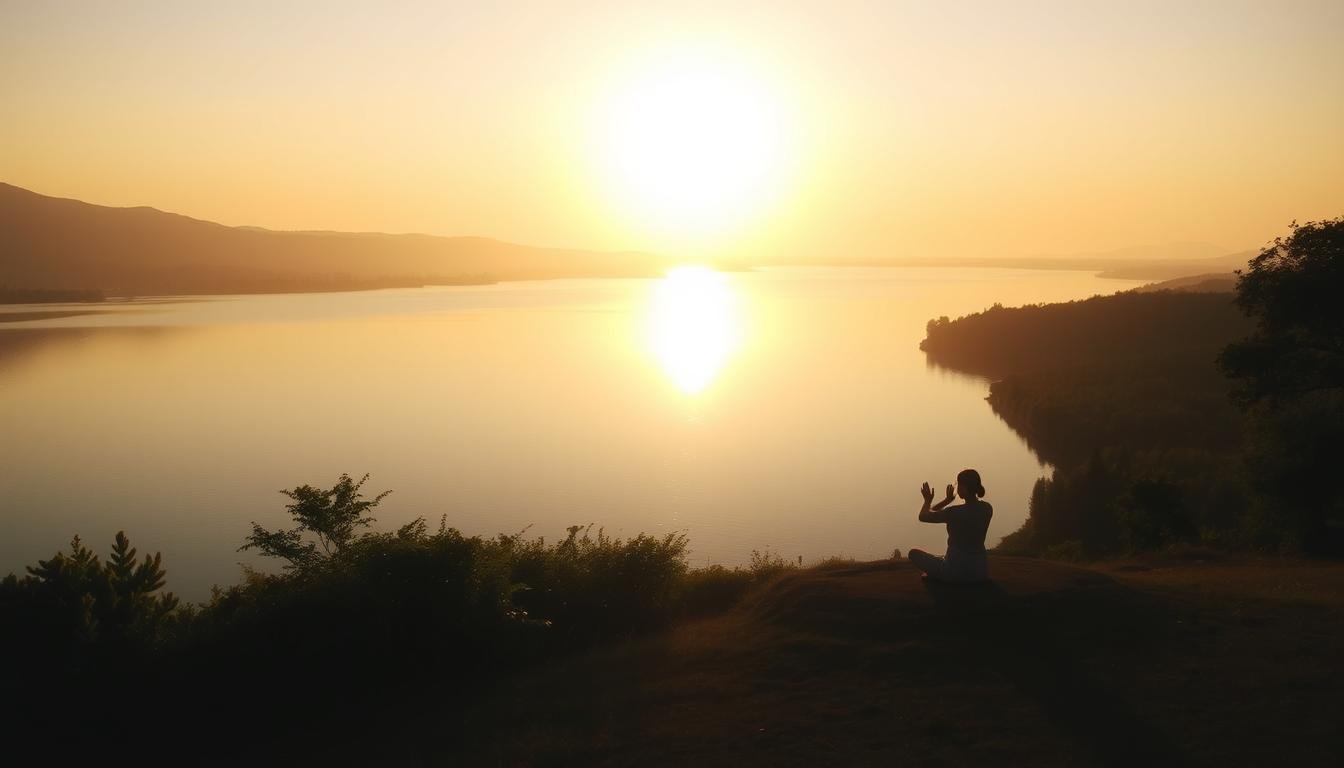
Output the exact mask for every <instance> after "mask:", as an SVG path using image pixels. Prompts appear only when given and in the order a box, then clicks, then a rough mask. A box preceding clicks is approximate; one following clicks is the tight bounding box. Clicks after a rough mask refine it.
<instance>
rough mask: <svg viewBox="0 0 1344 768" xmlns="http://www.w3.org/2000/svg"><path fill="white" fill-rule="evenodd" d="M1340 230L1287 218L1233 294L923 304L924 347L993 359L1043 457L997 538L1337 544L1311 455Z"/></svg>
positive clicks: (1318, 451)
mask: <svg viewBox="0 0 1344 768" xmlns="http://www.w3.org/2000/svg"><path fill="white" fill-rule="evenodd" d="M1342 243H1344V220H1335V221H1329V222H1320V223H1314V224H1313V223H1309V224H1305V225H1302V226H1301V227H1298V228H1296V229H1295V231H1294V233H1293V235H1292V236H1290V237H1287V238H1280V239H1279V240H1277V241H1275V243H1274V244H1273V245H1271V246H1270V247H1269V248H1266V249H1265V251H1263V252H1262V253H1261V254H1260V255H1259V256H1257V257H1256V258H1255V259H1254V260H1252V262H1251V264H1250V269H1249V270H1248V271H1246V272H1245V273H1243V274H1242V275H1241V277H1240V279H1239V280H1238V283H1237V293H1236V294H1235V295H1229V294H1225V293H1192V292H1174V291H1157V292H1138V291H1134V292H1126V293H1120V294H1116V295H1113V296H1098V297H1094V298H1091V299H1088V300H1085V301H1075V302H1069V303H1065V304H1052V305H1040V306H1027V307H1019V308H1005V307H1002V306H997V305H996V306H994V307H992V308H990V309H988V310H985V311H983V312H980V313H976V314H973V315H970V316H967V317H962V318H958V319H956V320H949V319H948V318H946V317H942V318H938V319H936V320H931V321H930V322H929V324H928V327H927V336H926V338H925V340H924V342H923V343H922V345H921V347H922V349H924V351H925V352H926V353H927V355H928V357H929V359H930V361H931V362H932V363H934V364H936V365H940V366H945V367H948V368H952V369H956V370H959V371H963V372H968V373H974V374H979V375H983V376H987V377H990V378H991V379H992V380H993V381H992V383H991V385H990V394H989V398H988V400H989V404H990V406H991V407H992V408H993V409H994V412H995V413H996V414H998V415H999V416H1000V417H1001V418H1003V419H1004V421H1005V422H1006V423H1007V424H1008V425H1009V426H1011V427H1012V428H1013V429H1015V430H1016V431H1017V432H1019V433H1020V434H1022V435H1023V436H1024V437H1025V439H1026V440H1027V442H1028V444H1029V445H1030V446H1031V447H1032V449H1033V450H1035V451H1036V452H1037V453H1038V454H1039V455H1040V456H1041V457H1042V458H1043V459H1045V460H1046V461H1048V462H1050V463H1051V464H1052V465H1054V470H1053V472H1052V474H1051V476H1050V477H1048V478H1041V479H1040V480H1038V481H1037V483H1036V486H1035V488H1034V490H1033V492H1032V497H1031V503H1030V513H1029V517H1028V520H1027V523H1026V524H1025V525H1024V526H1023V528H1022V529H1021V530H1020V531H1017V532H1015V533H1013V534H1011V535H1010V536H1008V537H1006V538H1005V539H1004V541H1003V542H1002V544H1001V545H1000V550H1001V551H1006V552H1018V553H1034V554H1042V553H1044V554H1054V555H1058V556H1065V557H1101V556H1107V555H1113V554H1117V553H1121V552H1125V551H1134V550H1144V549H1153V548H1157V547H1163V546H1168V545H1172V544H1178V543H1200V544H1209V545H1217V546H1229V547H1241V548H1253V549H1294V550H1303V551H1320V552H1339V551H1340V549H1341V538H1344V537H1342V536H1341V525H1340V520H1341V519H1344V514H1342V513H1341V509H1342V508H1344V498H1342V497H1341V493H1340V491H1338V490H1336V489H1334V488H1333V487H1332V486H1331V484H1329V483H1327V482H1326V481H1327V478H1329V477H1331V476H1332V475H1333V468H1331V467H1329V466H1328V465H1327V464H1326V463H1325V461H1324V459H1323V457H1324V456H1325V455H1328V453H1329V452H1330V450H1331V446H1335V445H1338V444H1339V441H1340V439H1341V438H1344V407H1341V402H1340V392H1341V388H1340V385H1341V384H1344V382H1342V381H1341V380H1340V377H1339V375H1338V373H1339V370H1340V356H1341V354H1342V353H1341V350H1344V346H1341V339H1340V330H1339V329H1340V328H1344V325H1341V324H1339V323H1338V321H1337V319H1336V318H1332V317H1330V316H1329V314H1330V312H1329V311H1327V309H1328V308H1329V307H1331V306H1332V305H1331V303H1330V299H1329V298H1328V296H1329V295H1330V293H1331V291H1337V290H1338V289H1339V287H1341V285H1342V284H1344V283H1341V280H1340V275H1339V269H1340V267H1339V265H1340V264H1344V245H1342ZM1312 294H1315V295H1314V296H1313V295H1312ZM1313 299H1314V300H1313ZM1304 300H1305V301H1306V302H1307V304H1306V306H1309V307H1310V309H1299V310H1297V311H1296V312H1295V313H1294V312H1287V313H1286V317H1282V316H1283V315H1284V314H1285V312H1284V311H1283V310H1281V309H1279V307H1280V305H1287V306H1303V303H1304ZM1264 381H1268V382H1269V384H1266V385H1264V386H1261V387H1259V389H1256V390H1255V391H1253V392H1252V391H1249V390H1248V388H1254V384H1255V383H1256V382H1262V383H1263V382H1264Z"/></svg>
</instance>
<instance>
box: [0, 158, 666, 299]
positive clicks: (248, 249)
mask: <svg viewBox="0 0 1344 768" xmlns="http://www.w3.org/2000/svg"><path fill="white" fill-rule="evenodd" d="M672 263H673V261H672V260H671V259H669V258H667V257H663V256H659V255H655V254H648V253H640V252H633V251H590V250H582V249H568V248H545V247H538V246H529V245H519V244H516V243H510V242H507V241H504V240H497V239H494V238H489V237H483V236H479V235H460V236H449V237H444V236H439V235H429V234H423V233H401V234H390V233H383V232H338V231H328V230H272V229H266V228H262V227H253V226H244V227H231V226H228V225H225V224H220V223H218V222H213V221H209V220H206V219H197V218H194V217H191V216H187V215H185V214H180V213H173V212H171V211H164V210H161V209H158V208H154V207H151V206H130V207H113V206H102V205H96V204H93V203H87V202H84V201H82V200H75V199H71V198H58V197H50V196H47V195H42V194H40V193H37V192H33V191H31V190H27V189H23V188H21V187H17V186H14V185H11V184H6V183H3V182H0V285H4V286H8V287H11V288H30V289H31V288H40V289H64V290H69V289H96V290H101V291H103V292H104V293H107V294H109V295H146V294H210V293H246V292H256V293H264V292H278V291H311V290H350V289H358V288H374V287H395V286H413V285H424V284H435V283H437V284H463V283H490V282H495V281H499V280H517V279H540V278H550V277H595V276H611V277H627V276H647V275H654V274H659V273H660V272H662V271H663V270H664V269H666V268H667V267H668V266H671V265H672Z"/></svg>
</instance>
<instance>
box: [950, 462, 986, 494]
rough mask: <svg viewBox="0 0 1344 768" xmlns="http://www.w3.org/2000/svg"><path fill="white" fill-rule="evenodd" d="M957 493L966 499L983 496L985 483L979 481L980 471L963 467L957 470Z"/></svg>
mask: <svg viewBox="0 0 1344 768" xmlns="http://www.w3.org/2000/svg"><path fill="white" fill-rule="evenodd" d="M957 495H958V496H960V497H961V498H963V499H965V500H966V501H971V500H973V499H979V498H981V497H983V496H984V495H985V485H984V483H982V482H980V473H979V472H976V471H975V470H974V469H963V470H961V471H960V472H958V473H957Z"/></svg>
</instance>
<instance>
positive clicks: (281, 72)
mask: <svg viewBox="0 0 1344 768" xmlns="http://www.w3.org/2000/svg"><path fill="white" fill-rule="evenodd" d="M398 5H400V6H403V7H401V8H398V9H397V10H390V9H391V8H392V7H393V6H398ZM631 5H636V4H630V3H606V2H587V3H584V2H580V0H570V1H568V2H558V3H545V2H532V3H504V2H482V3H472V4H460V5H451V4H447V3H427V4H424V5H416V4H411V3H398V4H387V3H368V4H362V3H340V2H332V1H331V0H328V1H327V2H322V3H312V4H300V3H278V2H274V0H271V1H270V2H260V3H246V2H232V3H209V4H206V3H180V2H174V3H162V4H156V3H110V2H109V3H103V2H99V3H69V4H66V3H58V2H51V1H50V0H45V1H42V2H16V0H0V115H2V117H3V119H0V181H7V182H9V183H12V184H17V185H19V186H23V187H28V188H30V189H34V190H36V191H39V192H42V193H45V194H52V195H58V196H66V197H76V198H80V199H84V200H88V201H90V202H96V203H102V204H109V205H142V204H143V205H153V206H155V207H158V208H163V209H166V210H172V211H177V212H181V213H186V214H189V215H192V216H196V217H200V218H205V219H211V220H216V221H220V222H223V223H226V224H254V225H260V226H266V227H273V228H282V229H344V230H379V231H389V232H406V231H419V232H430V233H435V234H478V235H488V236H493V237H499V238H503V239H507V240H513V241H518V242H525V243H535V244H547V245H561V246H578V247H600V248H631V249H654V250H685V251H687V252H709V253H723V252H741V253H751V254H755V253H759V252H768V253H772V254H780V255H789V256H826V255H840V256H865V257H870V256H904V255H942V254H946V255H988V256H994V255H1021V254H1030V253H1041V252H1056V253H1067V252H1077V251H1091V250H1104V249H1110V248H1119V247H1124V246H1129V245H1136V244H1144V243H1167V242H1172V241H1185V240H1194V241H1207V242H1212V243H1216V244H1219V245H1222V246H1225V247H1226V248H1228V249H1229V250H1234V249H1241V248H1247V247H1254V246H1257V245H1259V244H1261V243H1263V242H1264V241H1265V240H1266V239H1268V238H1269V237H1271V236H1273V235H1274V234H1277V233H1281V232H1283V231H1284V230H1285V228H1286V225H1287V224H1288V222H1289V221H1290V220H1292V219H1299V220H1305V219H1313V218H1322V217H1328V216H1336V215H1340V214H1344V44H1341V39H1340V36H1339V34H1340V30H1341V29H1344V3H1341V2H1339V1H1338V0H1324V1H1322V2H1264V3H1239V2H1207V3H1175V2H1158V3H1151V4H1148V3H1138V2H1130V3H1115V2H1099V3H1085V2H1060V3H999V2H990V3H936V4H935V3H927V4H926V3H899V2H886V3H882V2H870V3H857V2H841V1H839V0H827V1H826V2H817V3H798V4H786V3H782V2H778V0H776V1H774V2H762V3H733V2H727V1H726V0H716V1H715V2H709V3H697V2H694V1H693V0H678V1H677V2H671V3H666V4H652V3H640V4H638V5H640V6H641V7H640V8H638V9H634V8H630V7H627V6H631ZM679 68H680V69H679ZM682 70H686V71H689V72H691V74H690V75H687V76H685V77H683V76H682V75H680V74H678V73H679V72H681V71H682ZM669 73H670V74H669ZM669 83H671V84H672V85H671V86H669V85H668V84H669ZM688 83H689V84H690V85H689V86H688V87H690V89H691V91H692V93H691V95H690V96H687V95H686V93H683V92H681V91H679V90H678V88H679V87H680V86H679V85H678V84H680V85H681V86H684V85H686V84H688ZM725 83H726V84H727V85H722V87H720V85H721V84H725ZM682 90H683V91H684V90H685V89H684V88H682ZM664 92H666V93H671V94H673V95H672V96H671V97H669V98H667V99H664V98H663V97H662V95H661V94H663V93H664ZM698 93H708V94H709V95H708V96H707V97H706V100H704V101H697V100H696V99H697V98H698V97H697V96H696V95H695V94H698ZM650 94H652V96H650ZM650 99H652V101H650ZM739 102H741V103H745V104H748V106H745V107H741V106H740V105H739ZM651 105H652V106H651ZM669 105H670V106H669ZM659 126H662V129H660V128H659ZM669 126H670V128H669ZM686 136H691V137H693V138H694V141H695V142H700V143H693V144H692V145H690V146H685V145H677V146H669V147H666V148H664V147H663V146H662V144H664V143H671V144H677V143H678V142H683V141H684V140H685V137H686ZM725 136H726V137H727V138H726V139H725V138H724V137H725ZM705 147H708V151H706V152H702V151H701V150H702V149H703V148H705ZM706 158H708V160H707V159H706ZM613 169H615V170H613ZM622 174H624V175H622ZM631 179H634V181H633V182H632V181H631ZM632 184H633V185H634V186H633V187H632V186H631V185H632ZM706 210H711V212H717V213H715V215H709V214H706V213H705V211H706ZM724 211H730V212H731V215H728V214H726V213H723V212H724ZM718 214H723V215H718ZM696 217H700V218H696Z"/></svg>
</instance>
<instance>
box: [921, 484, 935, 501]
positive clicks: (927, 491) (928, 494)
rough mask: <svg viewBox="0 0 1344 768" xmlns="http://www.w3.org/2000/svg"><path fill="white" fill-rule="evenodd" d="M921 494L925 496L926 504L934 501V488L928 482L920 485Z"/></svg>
mask: <svg viewBox="0 0 1344 768" xmlns="http://www.w3.org/2000/svg"><path fill="white" fill-rule="evenodd" d="M919 495H920V496H923V497H924V503H925V504H928V503H929V502H931V501H933V489H932V488H930V487H929V484H928V483H924V484H923V485H921V486H919Z"/></svg>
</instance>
